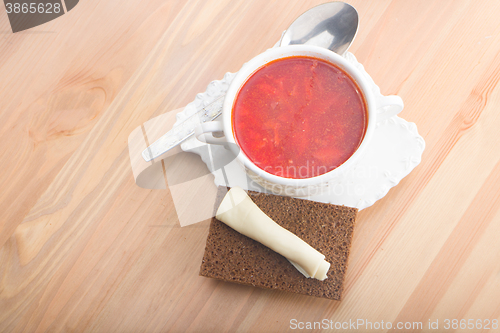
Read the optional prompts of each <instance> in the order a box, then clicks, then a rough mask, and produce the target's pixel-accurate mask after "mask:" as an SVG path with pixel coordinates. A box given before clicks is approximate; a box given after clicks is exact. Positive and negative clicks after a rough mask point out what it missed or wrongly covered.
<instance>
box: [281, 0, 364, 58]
mask: <svg viewBox="0 0 500 333" xmlns="http://www.w3.org/2000/svg"><path fill="white" fill-rule="evenodd" d="M358 23H359V17H358V12H357V11H356V9H355V8H354V7H353V6H351V5H349V4H347V3H345V2H341V1H335V2H327V3H324V4H321V5H318V6H316V7H313V8H311V9H309V10H308V11H306V12H305V13H303V14H302V15H300V16H299V17H298V18H297V19H296V20H295V21H293V22H292V24H291V25H290V27H289V28H288V29H287V30H286V32H285V33H284V34H283V36H282V37H281V41H280V46H287V45H294V44H302V45H314V46H320V47H324V48H326V49H329V50H331V51H333V52H335V53H337V54H340V55H343V54H344V53H345V52H346V51H347V49H349V46H351V43H352V41H353V40H354V37H355V36H356V32H357V31H358Z"/></svg>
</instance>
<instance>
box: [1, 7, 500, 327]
mask: <svg viewBox="0 0 500 333" xmlns="http://www.w3.org/2000/svg"><path fill="white" fill-rule="evenodd" d="M322 2H323V1H284V0H277V1H262V0H253V1H243V0H232V1H229V0H225V1H216V0H209V1H201V0H199V1H196V0H186V1H147V2H140V1H137V0H130V1H120V2H116V1H108V2H105V1H99V0H88V1H80V2H79V4H78V5H77V6H76V7H75V8H74V9H73V10H71V11H70V12H69V13H68V14H66V15H64V16H62V17H60V18H58V19H56V20H54V21H51V22H49V23H46V24H44V25H42V26H39V27H36V28H33V29H30V30H27V31H25V32H20V33H16V34H12V33H11V31H10V27H9V23H8V19H7V15H6V13H5V11H4V9H3V7H1V6H0V165H1V166H2V173H1V176H0V188H1V191H0V331H2V332H22V331H26V332H46V331H56V332H59V331H77V332H80V331H95V332H110V331H114V332H123V331H130V332H137V331H140V332H164V331H173V332H184V331H190V332H202V331H203V332H205V331H206V332H224V331H230V332H234V331H240V332H246V331H249V332H263V331H266V332H271V331H288V330H290V321H291V320H292V319H296V320H297V321H301V322H313V321H321V320H323V319H327V320H332V321H333V323H335V322H341V323H342V322H349V320H352V321H356V320H357V319H363V320H365V321H370V322H372V323H374V322H380V321H382V320H383V321H384V322H391V323H394V325H396V323H397V322H402V323H405V322H422V323H423V326H422V327H423V331H429V329H428V322H429V320H431V321H436V320H439V323H440V328H441V330H440V331H444V324H445V319H449V320H452V319H458V321H460V320H461V319H464V320H465V321H467V320H469V319H473V320H474V322H476V320H478V319H480V320H482V321H483V322H484V320H485V319H489V320H490V321H491V320H495V319H496V320H500V243H499V242H498V238H499V236H500V212H499V208H500V148H499V147H500V137H499V136H498V128H499V127H500V113H499V112H498V105H500V87H499V85H498V82H499V79H500V65H499V64H500V34H499V33H500V21H499V20H498V14H499V13H500V3H499V2H497V1H493V0H487V1H482V2H476V1H471V0H460V1H455V0H444V1H404V0H400V1H396V0H394V1H391V0H378V1H370V2H364V1H360V0H353V1H349V3H351V4H352V5H354V6H355V7H356V8H357V10H358V12H359V14H360V28H359V31H358V35H357V37H356V40H355V41H354V43H353V45H352V47H351V49H350V51H351V52H353V53H354V54H355V55H356V57H357V59H358V61H359V62H360V63H362V64H363V65H364V66H365V68H366V70H367V72H368V73H370V75H371V76H372V77H373V79H374V80H375V82H377V84H378V85H379V86H380V87H381V90H382V93H384V94H397V95H400V96H401V97H402V98H403V100H404V101H405V109H404V110H403V112H402V114H401V116H402V117H403V118H405V119H406V120H409V121H412V122H415V123H416V124H417V126H418V129H419V133H420V134H421V135H422V136H423V137H424V138H425V140H426V146H427V148H426V150H425V152H424V155H423V157H422V163H421V164H420V165H419V166H418V167H417V168H416V169H415V170H414V171H413V172H412V173H411V174H410V175H409V176H408V177H406V178H405V179H403V180H402V181H401V182H400V184H399V185H398V186H396V187H395V188H393V189H391V190H390V191H389V193H388V195H387V196H386V197H385V198H383V199H382V200H380V201H379V202H377V203H376V204H375V205H374V206H372V207H370V208H368V209H366V210H363V211H362V212H361V213H360V214H359V219H358V222H357V227H356V230H355V233H354V238H353V245H352V250H351V257H350V263H349V269H348V271H347V276H346V288H345V291H344V299H343V300H342V301H341V302H336V301H329V300H324V299H317V298H313V297H307V296H302V295H294V294H288V293H280V292H273V291H269V290H261V289H255V288H251V287H246V286H240V285H234V284H230V283H223V282H218V281H214V280H211V279H207V278H203V277H200V276H198V272H199V266H200V262H201V258H202V256H203V250H204V246H205V239H206V236H207V233H208V221H205V222H202V223H199V224H196V225H192V226H188V227H183V228H180V226H179V224H178V220H177V215H176V212H175V208H174V206H173V203H172V198H171V196H170V193H169V191H168V190H146V189H142V188H139V187H138V186H136V184H135V183H134V178H133V175H132V170H131V167H130V159H129V156H128V154H129V152H128V148H127V138H128V135H129V134H130V133H131V132H132V130H133V129H134V128H136V127H137V126H139V125H141V124H142V123H144V122H145V121H147V120H148V119H151V118H152V117H155V116H158V115H160V114H163V113H165V112H168V111H170V110H175V109H178V108H180V107H182V106H184V105H186V104H187V103H189V102H191V101H192V100H194V98H195V96H196V94H197V93H199V92H202V91H204V90H205V88H206V85H207V84H208V83H209V82H210V81H212V80H215V79H221V78H222V77H223V75H224V73H226V72H228V71H229V72H235V71H237V70H238V69H239V67H240V66H241V65H242V64H243V63H244V62H246V61H247V60H249V59H251V58H252V57H253V56H255V55H257V54H259V53H260V52H262V51H264V50H266V49H267V48H269V47H271V46H272V45H273V44H274V43H275V42H276V41H277V40H278V39H279V37H280V35H281V32H282V31H283V30H284V29H286V27H287V26H288V25H289V24H290V23H291V22H292V21H293V20H294V18H295V17H297V16H298V15H300V13H302V12H303V11H305V10H307V9H308V8H310V7H312V6H314V5H315V4H319V3H322ZM490 327H491V325H490ZM319 330H321V328H318V327H316V329H315V331H319ZM351 331H359V332H365V331H370V330H369V329H366V327H364V326H361V327H359V328H358V329H353V330H351ZM371 331H374V332H375V331H377V332H379V331H388V330H387V329H383V330H382V329H378V330H376V329H372V330H371ZM404 331H419V329H406V330H404ZM435 331H436V330H435ZM463 331H485V329H482V330H480V329H477V330H463ZM486 331H488V330H486ZM489 331H500V329H490V330H489Z"/></svg>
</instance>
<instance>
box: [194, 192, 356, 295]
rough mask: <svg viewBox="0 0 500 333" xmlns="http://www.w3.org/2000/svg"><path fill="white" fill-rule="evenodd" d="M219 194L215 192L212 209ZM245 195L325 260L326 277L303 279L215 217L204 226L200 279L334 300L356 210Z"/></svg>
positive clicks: (287, 264)
mask: <svg viewBox="0 0 500 333" xmlns="http://www.w3.org/2000/svg"><path fill="white" fill-rule="evenodd" d="M225 193H226V191H225V190H224V191H222V190H219V195H218V197H217V201H216V204H215V209H217V208H218V207H219V204H220V202H221V201H222V198H223V196H224V195H225ZM248 194H249V196H250V198H251V199H252V200H253V201H254V202H255V203H256V204H257V206H259V208H260V209H262V211H263V212H264V213H266V214H267V215H268V216H269V217H270V218H272V219H273V220H274V221H275V222H276V223H278V224H279V225H281V226H282V227H283V228H285V229H288V230H289V231H291V232H293V233H294V234H295V235H297V236H299V237H300V238H301V239H303V240H304V241H305V242H307V243H308V244H309V245H311V246H312V247H314V248H315V249H316V250H318V251H319V252H321V253H322V254H324V255H325V260H326V261H328V262H329V263H331V266H330V270H329V271H328V278H327V279H326V280H324V281H319V280H317V279H311V278H309V279H308V278H306V277H305V276H303V275H302V274H301V273H300V272H299V271H297V269H295V267H293V266H292V264H290V262H289V261H288V260H287V259H286V258H285V257H283V256H281V255H280V254H278V253H276V252H274V251H273V250H271V249H269V248H268V247H266V246H264V245H262V244H260V243H259V242H256V241H254V240H253V239H251V238H248V237H246V236H244V235H242V234H240V233H239V232H237V231H235V230H234V229H232V228H230V227H228V226H227V225H225V224H224V223H222V222H221V221H219V220H217V219H216V218H215V217H213V218H212V221H211V223H210V230H209V233H208V238H207V244H206V247H205V254H204V256H203V260H202V263H201V267H200V275H201V276H206V277H211V278H216V279H220V280H224V281H231V282H237V283H241V284H246V285H251V286H256V287H262V288H269V289H278V290H284V291H289V292H294V293H298V294H305V295H311V296H317V297H324V298H329V299H335V300H340V299H341V297H342V291H343V288H344V277H345V273H346V270H347V262H348V258H349V250H350V247H351V239H352V234H353V230H354V223H355V220H356V214H357V212H358V210H357V209H356V208H351V207H346V206H337V205H332V204H324V203H319V202H315V201H309V200H303V199H296V198H291V197H284V196H277V195H271V194H264V193H257V192H251V191H249V192H248ZM214 215H215V214H214Z"/></svg>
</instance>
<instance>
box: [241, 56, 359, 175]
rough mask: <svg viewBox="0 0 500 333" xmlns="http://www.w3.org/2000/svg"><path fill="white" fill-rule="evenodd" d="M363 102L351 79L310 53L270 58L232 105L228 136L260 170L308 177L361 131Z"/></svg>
mask: <svg viewBox="0 0 500 333" xmlns="http://www.w3.org/2000/svg"><path fill="white" fill-rule="evenodd" d="M367 121H368V115H367V110H366V103H365V100H364V98H363V96H362V94H361V91H360V89H359V87H358V86H357V85H356V83H355V82H354V81H353V79H352V78H351V77H350V76H349V75H348V74H347V73H346V72H344V71H343V70H342V69H340V68H338V67H337V66H335V65H333V64H331V63H329V62H327V61H324V60H321V59H317V58H313V57H306V56H298V57H288V58H283V59H278V60H274V61H272V62H270V63H268V64H266V65H264V66H263V67H261V68H260V69H258V70H257V71H256V72H255V73H253V74H252V75H251V76H250V77H249V78H248V79H247V81H246V82H245V83H244V84H243V86H242V87H241V88H240V91H239V92H238V95H237V97H236V100H235V102H234V105H233V113H232V125H233V131H234V136H235V138H236V141H237V143H238V145H239V146H240V148H241V149H242V150H243V152H244V153H245V155H246V156H247V157H248V158H249V159H250V161H252V162H253V163H254V164H255V165H256V166H257V167H259V168H261V169H262V170H264V171H266V172H268V173H270V174H273V175H276V176H280V177H285V178H295V179H302V178H311V177H315V176H319V175H322V174H324V173H326V172H329V171H331V170H333V169H335V168H337V167H338V166H340V165H341V164H342V163H344V162H345V161H346V160H347V159H349V157H351V155H352V154H354V152H355V151H356V149H357V148H358V147H359V145H360V143H361V141H362V140H363V137H364V135H365V131H366V126H367Z"/></svg>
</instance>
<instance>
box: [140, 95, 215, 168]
mask: <svg viewBox="0 0 500 333" xmlns="http://www.w3.org/2000/svg"><path fill="white" fill-rule="evenodd" d="M224 96H225V94H224V95H222V96H220V97H218V98H217V99H216V100H214V101H213V102H212V103H210V104H209V105H207V106H206V107H204V108H203V109H201V110H199V111H197V112H196V113H195V114H193V115H192V116H190V117H189V118H187V119H185V120H184V121H182V122H181V123H180V124H178V125H176V126H174V127H173V128H172V129H171V130H170V131H168V132H167V133H165V134H163V135H162V136H161V137H160V138H159V139H158V140H156V141H155V142H153V143H152V144H151V145H150V146H149V147H148V148H146V149H144V151H143V152H142V157H143V158H144V160H145V161H146V162H149V161H151V160H153V159H155V158H157V157H158V156H160V155H163V154H164V153H166V152H167V151H169V150H170V149H172V148H174V147H176V146H177V145H179V144H181V143H182V142H184V141H185V140H186V139H188V138H190V137H191V136H192V135H193V134H194V129H195V127H196V126H197V125H198V124H199V123H206V122H208V121H212V120H214V119H215V118H217V117H218V116H220V114H221V113H222V103H223V101H224Z"/></svg>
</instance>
